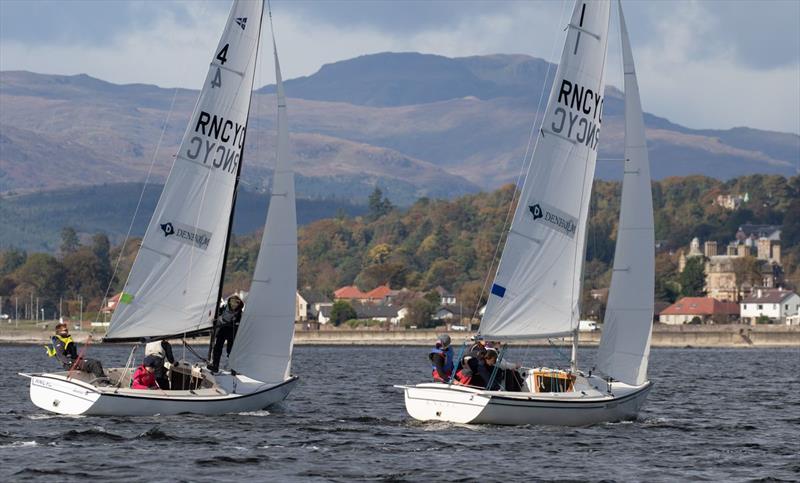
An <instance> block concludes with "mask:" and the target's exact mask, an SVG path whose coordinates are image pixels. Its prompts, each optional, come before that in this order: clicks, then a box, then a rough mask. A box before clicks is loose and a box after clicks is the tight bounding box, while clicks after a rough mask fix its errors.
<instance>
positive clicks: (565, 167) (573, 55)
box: [480, 0, 610, 339]
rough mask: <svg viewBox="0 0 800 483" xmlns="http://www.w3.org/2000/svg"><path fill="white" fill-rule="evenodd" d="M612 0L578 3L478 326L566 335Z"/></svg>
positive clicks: (576, 284)
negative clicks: (610, 0) (484, 310)
mask: <svg viewBox="0 0 800 483" xmlns="http://www.w3.org/2000/svg"><path fill="white" fill-rule="evenodd" d="M609 12H610V2H609V1H608V0H601V1H597V2H587V1H580V0H579V1H578V2H576V4H575V8H574V10H573V13H572V17H571V20H570V25H571V26H572V27H575V28H569V29H567V36H566V41H565V44H564V49H563V51H562V54H561V61H560V63H559V66H558V70H557V72H556V75H555V80H554V82H553V87H552V90H551V92H550V96H549V100H548V104H547V109H546V111H545V115H544V119H543V121H542V127H541V128H540V130H539V138H538V139H537V143H536V147H535V149H534V153H533V158H532V160H531V163H530V166H529V168H528V172H527V176H526V178H525V182H524V185H523V187H522V192H521V195H520V201H519V203H518V205H517V208H516V211H515V213H514V218H513V220H512V223H511V227H510V230H509V236H508V237H507V239H506V244H505V247H504V250H503V255H502V257H501V259H500V263H499V266H498V269H497V273H496V276H495V280H494V283H493V285H492V290H491V291H490V295H489V300H488V302H487V306H486V312H485V314H484V317H483V320H482V322H481V327H480V332H481V334H482V335H484V336H485V337H489V338H492V339H504V338H506V339H507V338H514V339H520V338H534V337H546V336H549V335H551V334H566V333H570V332H571V331H573V330H574V329H575V327H577V324H578V319H579V308H578V300H579V298H580V297H579V295H578V294H580V286H581V271H582V267H583V257H584V248H585V238H586V236H585V232H586V220H587V218H588V209H589V193H590V190H591V185H592V179H593V177H594V167H595V161H596V159H597V146H598V142H599V138H600V130H601V124H602V108H603V95H604V89H605V61H606V52H607V43H608V23H609Z"/></svg>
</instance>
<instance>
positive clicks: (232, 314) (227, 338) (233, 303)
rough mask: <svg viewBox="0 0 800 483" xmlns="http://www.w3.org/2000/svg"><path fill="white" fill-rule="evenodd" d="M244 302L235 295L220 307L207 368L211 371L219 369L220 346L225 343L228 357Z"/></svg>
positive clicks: (240, 318)
mask: <svg viewBox="0 0 800 483" xmlns="http://www.w3.org/2000/svg"><path fill="white" fill-rule="evenodd" d="M243 308H244V303H243V302H242V299H240V298H239V296H237V295H232V296H231V297H229V298H228V302H227V303H226V304H225V307H223V308H222V311H221V312H220V315H219V317H217V320H215V321H214V334H213V335H214V337H213V341H214V349H213V352H212V354H211V363H210V364H209V365H208V369H209V370H210V371H212V372H217V371H218V370H219V360H220V359H221V358H222V346H223V345H226V344H225V343H226V342H227V346H226V348H225V353H226V354H227V355H228V357H230V355H231V349H233V340H234V339H235V338H236V331H237V330H238V329H239V322H241V320H242V309H243Z"/></svg>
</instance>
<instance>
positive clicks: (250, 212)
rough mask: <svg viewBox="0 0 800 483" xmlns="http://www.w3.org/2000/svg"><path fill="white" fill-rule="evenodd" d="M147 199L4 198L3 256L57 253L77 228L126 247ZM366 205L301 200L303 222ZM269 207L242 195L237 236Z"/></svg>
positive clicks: (134, 188)
mask: <svg viewBox="0 0 800 483" xmlns="http://www.w3.org/2000/svg"><path fill="white" fill-rule="evenodd" d="M306 183H307V181H306V180H300V181H299V182H298V186H299V190H300V192H301V193H302V190H303V186H304V185H305V184H306ZM161 189H162V186H161V185H148V187H147V189H146V190H145V192H144V195H143V197H142V204H141V207H140V208H139V214H138V215H137V217H136V219H135V220H134V221H133V226H132V228H131V236H134V237H141V236H142V235H144V230H145V229H146V228H147V223H148V221H149V220H150V216H151V215H152V213H153V210H154V209H155V206H156V203H157V202H158V197H159V196H160V195H161ZM141 194H142V184H141V183H115V184H104V185H99V186H92V187H75V188H65V189H59V190H51V191H45V192H40V193H34V194H26V195H6V196H3V197H2V198H0V220H2V230H0V250H2V249H7V248H10V247H16V248H20V249H23V250H30V251H34V252H51V253H54V252H55V251H56V250H57V249H58V246H59V243H60V236H61V229H62V228H64V227H72V228H74V229H75V230H76V231H77V232H78V234H79V235H80V234H82V235H83V236H85V237H88V236H89V235H91V234H94V233H97V232H102V233H105V234H106V235H108V237H109V239H110V240H111V242H112V243H114V244H116V243H120V242H122V240H123V239H124V237H125V234H126V233H127V232H128V228H129V226H130V225H131V219H132V218H133V215H134V213H135V212H136V204H137V202H138V201H139V196H140V195H141ZM365 201H366V200H364V202H362V204H360V205H357V204H352V203H350V202H347V201H342V200H337V199H333V198H330V199H323V198H318V199H302V198H301V199H298V200H297V219H298V220H297V221H298V223H299V224H300V225H304V224H308V223H310V222H312V221H315V220H319V219H321V218H329V217H332V216H335V215H337V213H345V214H348V215H351V216H356V215H359V214H362V213H364V212H366V204H365ZM268 206H269V197H268V196H267V195H266V194H265V193H263V192H253V191H249V190H242V191H240V193H239V196H238V198H237V201H236V213H235V215H234V224H233V230H234V233H236V234H246V233H252V232H254V231H256V230H259V229H261V228H262V227H263V226H264V220H265V219H266V213H267V208H268Z"/></svg>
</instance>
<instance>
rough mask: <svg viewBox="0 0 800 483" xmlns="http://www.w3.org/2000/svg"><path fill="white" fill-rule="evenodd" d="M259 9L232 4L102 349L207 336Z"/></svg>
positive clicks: (259, 5)
mask: <svg viewBox="0 0 800 483" xmlns="http://www.w3.org/2000/svg"><path fill="white" fill-rule="evenodd" d="M262 11H263V3H262V2H261V1H240V0H235V1H234V3H233V6H232V8H231V12H230V15H229V17H228V22H227V23H226V25H225V30H224V31H223V33H222V37H221V39H220V41H219V44H218V46H217V49H216V50H215V51H214V56H213V58H212V60H211V66H210V67H209V70H208V74H207V76H206V80H205V83H204V84H203V89H202V91H201V93H200V97H199V99H198V101H197V105H196V106H195V109H194V111H193V112H192V115H191V117H190V121H189V126H188V127H187V129H186V132H185V134H184V135H183V139H182V141H181V144H180V148H179V150H178V153H177V155H176V158H175V162H174V164H173V166H172V170H171V171H170V174H169V177H168V178H167V182H166V184H165V185H164V190H163V192H162V193H161V198H160V199H159V201H158V205H157V206H156V209H155V212H154V213H153V217H152V219H151V220H150V224H149V225H148V227H147V231H146V233H145V236H144V239H143V240H142V245H141V248H140V249H139V253H138V255H137V257H136V261H135V263H134V265H133V267H132V269H131V273H130V275H129V277H128V281H127V283H126V284H125V288H124V290H123V293H122V295H121V297H120V300H119V304H118V306H117V309H116V310H115V312H114V316H113V318H112V320H111V326H110V327H109V330H108V333H107V335H106V338H107V339H112V340H113V339H126V338H139V337H158V336H167V335H173V334H182V333H187V332H192V331H195V330H198V329H203V328H207V327H210V326H211V323H212V320H213V317H214V313H215V309H216V307H217V303H218V301H217V292H218V289H219V284H220V278H221V272H222V267H223V263H224V260H223V258H224V254H225V248H226V245H227V238H228V237H227V234H228V229H229V224H230V217H231V216H232V213H231V212H232V204H233V197H234V193H235V188H236V182H237V178H238V175H239V170H240V165H241V162H242V158H241V156H242V149H243V147H244V142H245V132H246V127H247V115H248V110H249V108H250V97H251V91H252V87H253V74H254V72H255V63H256V53H257V49H258V42H259V37H260V31H261V16H262Z"/></svg>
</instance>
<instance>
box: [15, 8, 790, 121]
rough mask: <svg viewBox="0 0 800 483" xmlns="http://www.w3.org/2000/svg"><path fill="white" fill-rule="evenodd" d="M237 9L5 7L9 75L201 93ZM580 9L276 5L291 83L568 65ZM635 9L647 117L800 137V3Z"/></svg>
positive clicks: (612, 62) (631, 19)
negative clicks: (572, 25)
mask: <svg viewBox="0 0 800 483" xmlns="http://www.w3.org/2000/svg"><path fill="white" fill-rule="evenodd" d="M230 3H231V2H230V0H178V1H173V0H106V1H101V0H0V70H30V71H34V72H41V73H49V74H80V73H86V74H89V75H91V76H94V77H98V78H101V79H104V80H108V81H111V82H116V83H147V84H156V85H159V86H162V87H188V88H198V87H199V85H200V84H201V83H202V81H203V78H204V76H205V73H206V70H207V68H208V62H209V60H210V56H211V53H212V50H213V49H214V48H215V47H216V43H217V41H218V38H219V34H220V33H221V31H222V28H223V25H224V23H225V19H226V17H227V13H228V9H229V6H230ZM571 5H572V2H571V1H570V2H567V3H564V2H562V1H557V0H507V1H504V0H492V1H484V0H465V1H456V0H449V1H440V0H431V1H426V0H395V1H389V0H274V1H272V11H273V17H274V20H275V30H276V32H275V33H276V36H277V40H278V47H279V53H280V57H281V68H282V71H283V75H284V78H285V79H291V78H293V77H297V76H302V75H310V74H313V73H314V72H316V71H317V70H318V69H319V68H320V67H321V66H322V65H323V64H327V63H331V62H336V61H339V60H344V59H348V58H352V57H356V56H359V55H363V54H370V53H377V52H387V51H391V52H409V51H415V52H423V53H430V54H440V55H445V56H448V57H460V56H469V55H482V54H494V53H505V54H519V53H521V54H528V55H532V56H534V57H541V58H545V59H547V60H551V61H557V59H558V57H559V55H560V51H561V46H562V45H563V40H564V32H563V29H564V26H565V25H566V22H567V17H568V14H569V10H570V8H571ZM623 8H624V9H625V17H626V21H627V24H628V30H629V32H630V35H631V42H632V46H633V53H634V58H635V60H636V69H637V73H638V79H639V84H640V89H641V97H642V104H643V107H644V109H645V110H646V111H648V112H651V113H653V114H656V115H659V116H662V117H666V118H668V119H670V120H671V121H673V122H677V123H679V124H682V125H685V126H687V127H691V128H711V129H727V128H731V127H736V126H749V127H754V128H760V129H768V130H776V131H783V132H791V133H796V134H800V0H647V1H644V0H624V1H623ZM612 28H613V29H616V28H617V27H616V18H614V20H612ZM268 34H269V31H268V29H265V38H268V37H266V35H268ZM619 48H620V47H619V39H618V38H614V37H611V40H610V44H609V49H610V54H609V70H608V72H609V76H608V82H609V83H610V84H613V85H617V86H621V84H622V82H621V77H622V76H621V73H620V71H621V64H620V60H619ZM269 57H270V56H262V60H263V62H262V66H261V67H260V68H259V70H258V72H257V78H256V84H257V85H259V86H260V85H264V84H270V83H272V82H273V74H272V60H271V59H270V58H269ZM264 59H265V60H264Z"/></svg>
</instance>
